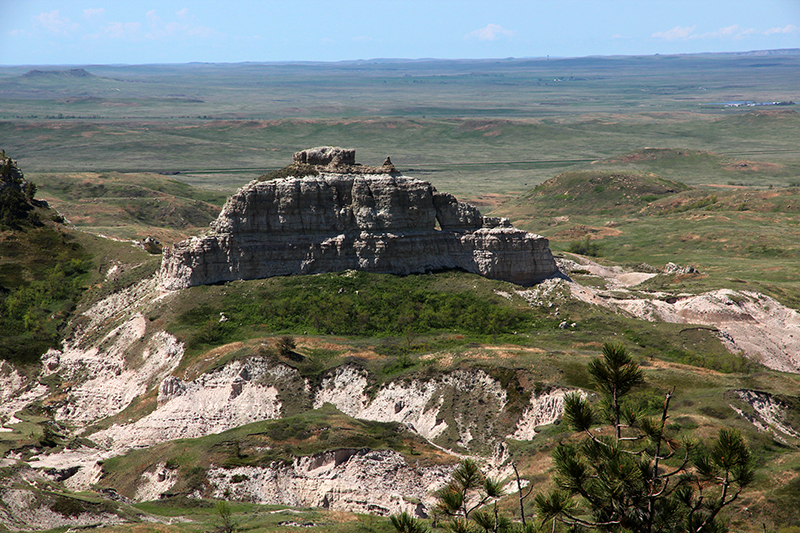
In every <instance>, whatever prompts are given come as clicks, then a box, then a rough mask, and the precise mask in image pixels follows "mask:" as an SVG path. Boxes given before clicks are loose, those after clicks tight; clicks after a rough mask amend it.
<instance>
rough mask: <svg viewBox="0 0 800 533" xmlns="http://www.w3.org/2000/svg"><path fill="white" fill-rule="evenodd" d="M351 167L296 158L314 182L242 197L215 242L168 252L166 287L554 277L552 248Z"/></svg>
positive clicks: (403, 182)
mask: <svg viewBox="0 0 800 533" xmlns="http://www.w3.org/2000/svg"><path fill="white" fill-rule="evenodd" d="M354 163H355V151H352V150H343V149H340V148H330V147H323V148H316V149H311V150H306V151H302V152H298V153H297V154H295V164H302V165H307V166H310V167H311V171H310V172H312V175H306V176H304V177H294V176H290V177H287V178H283V179H276V180H271V181H266V182H259V181H254V182H251V183H250V184H248V185H246V186H245V187H243V188H241V189H239V191H237V192H236V193H235V194H234V195H233V196H231V197H230V198H229V199H228V201H227V202H226V204H225V207H224V208H223V210H222V212H221V213H220V215H219V218H218V219H217V220H216V221H215V222H214V223H212V225H211V231H210V232H209V234H207V235H205V236H203V237H196V238H193V239H189V240H187V241H183V242H181V243H177V244H175V245H174V246H172V247H171V248H170V247H167V248H165V249H164V258H163V262H162V267H161V274H160V278H161V284H162V286H163V287H164V288H166V289H170V290H177V289H182V288H186V287H191V286H194V285H203V284H210V283H216V282H220V281H231V280H237V279H259V278H265V277H271V276H282V275H294V274H314V273H321V272H339V271H344V270H364V271H369V272H381V273H393V274H401V275H405V274H412V273H424V272H431V271H437V270H446V269H462V270H465V271H468V272H473V273H476V274H479V275H481V276H484V277H487V278H492V279H500V280H504V281H510V282H512V283H516V284H520V285H530V284H532V283H534V282H536V281H538V280H541V279H543V278H546V277H548V276H550V275H552V274H554V273H556V272H557V270H558V269H557V267H556V264H555V260H554V259H553V256H552V254H551V252H550V248H549V242H548V240H547V239H546V238H544V237H542V236H540V235H535V234H532V233H528V232H526V231H522V230H519V229H516V228H514V227H512V226H511V224H510V222H509V221H508V220H507V219H503V218H497V217H484V216H482V215H481V214H480V212H479V211H478V209H477V208H475V207H474V206H472V205H470V204H466V203H462V202H459V201H458V200H456V198H455V197H454V196H452V195H450V194H447V193H440V192H438V191H437V190H436V189H435V188H434V187H433V186H432V185H431V184H430V183H427V182H425V181H421V180H417V179H414V178H408V177H405V176H403V175H401V174H399V173H397V172H396V171H395V170H394V166H393V165H392V164H391V162H390V161H389V160H388V159H387V162H386V163H384V165H383V166H381V167H361V166H360V165H355V164H354ZM314 174H315V175H314Z"/></svg>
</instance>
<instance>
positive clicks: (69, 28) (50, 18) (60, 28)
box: [36, 9, 79, 35]
mask: <svg viewBox="0 0 800 533" xmlns="http://www.w3.org/2000/svg"><path fill="white" fill-rule="evenodd" d="M36 21H37V22H38V23H39V24H40V25H41V26H42V27H43V28H44V29H45V30H47V31H49V32H50V33H55V34H56V35H67V34H68V33H72V32H74V31H76V30H77V29H78V28H79V26H78V24H77V23H74V22H72V21H71V20H70V19H69V18H67V17H62V16H61V13H60V12H59V11H58V9H56V10H54V11H51V12H50V13H41V14H39V16H37V17H36Z"/></svg>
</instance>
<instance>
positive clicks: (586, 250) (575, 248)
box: [567, 235, 600, 257]
mask: <svg viewBox="0 0 800 533" xmlns="http://www.w3.org/2000/svg"><path fill="white" fill-rule="evenodd" d="M567 251H568V252H569V253H572V254H578V255H588V256H590V257H597V256H598V255H600V246H599V245H598V244H597V243H595V242H592V241H591V239H590V238H589V236H588V235H587V236H586V237H585V238H584V239H583V240H582V241H572V242H571V243H570V245H569V248H567Z"/></svg>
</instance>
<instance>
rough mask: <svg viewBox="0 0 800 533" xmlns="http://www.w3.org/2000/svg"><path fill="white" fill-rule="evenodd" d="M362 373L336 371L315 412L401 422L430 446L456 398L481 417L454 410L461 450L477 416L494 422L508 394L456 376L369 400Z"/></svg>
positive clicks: (477, 375) (471, 374) (484, 381)
mask: <svg viewBox="0 0 800 533" xmlns="http://www.w3.org/2000/svg"><path fill="white" fill-rule="evenodd" d="M367 385H368V381H367V374H366V372H365V371H363V370H361V369H358V368H356V367H352V366H343V367H339V368H337V369H336V370H335V371H334V373H333V375H332V376H329V377H326V378H325V379H323V380H322V385H321V387H320V389H319V390H318V391H317V393H316V396H315V399H314V406H315V407H317V408H318V407H320V406H322V405H323V404H324V403H331V404H333V405H334V406H335V407H336V408H337V409H339V410H340V411H342V412H343V413H345V414H347V415H349V416H352V417H354V418H362V419H365V420H373V421H376V422H400V423H402V424H406V425H407V426H409V427H410V428H411V429H413V430H414V431H416V432H417V433H418V434H419V435H421V436H422V437H424V438H426V439H428V440H434V439H436V438H437V437H439V436H440V435H441V434H442V433H443V432H444V431H445V430H447V429H448V427H449V424H448V422H447V421H446V420H445V419H444V416H443V415H442V406H443V405H444V403H445V402H446V401H448V402H450V404H451V405H452V402H453V401H454V397H460V398H462V399H465V398H473V399H479V401H481V402H483V407H482V408H481V409H482V410H483V411H484V412H482V413H475V412H469V408H464V409H458V408H454V409H453V410H452V419H451V423H454V424H455V425H456V431H457V432H458V434H459V435H460V440H459V442H458V444H459V445H461V446H464V447H468V446H469V443H470V442H471V441H472V440H473V438H474V436H473V432H474V431H475V427H473V426H474V425H475V423H474V418H475V416H476V415H481V416H486V417H487V418H494V415H496V414H497V413H500V412H502V410H503V409H504V408H505V406H506V403H507V398H506V391H505V390H504V389H503V387H502V386H501V385H500V383H499V382H498V381H497V380H495V379H494V378H492V377H491V376H489V375H488V374H486V373H485V372H483V371H482V370H476V371H466V370H456V371H454V372H451V373H448V374H444V375H442V376H439V377H438V378H434V379H431V380H428V381H422V380H409V381H396V382H391V383H388V384H386V385H385V386H383V387H381V388H380V389H379V390H378V391H377V393H375V396H374V398H373V399H372V400H370V399H369V396H368V395H367V393H366V389H367Z"/></svg>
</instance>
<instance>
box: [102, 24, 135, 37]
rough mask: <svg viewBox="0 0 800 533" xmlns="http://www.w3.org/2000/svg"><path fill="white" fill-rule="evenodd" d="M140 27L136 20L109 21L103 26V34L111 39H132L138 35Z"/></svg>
mask: <svg viewBox="0 0 800 533" xmlns="http://www.w3.org/2000/svg"><path fill="white" fill-rule="evenodd" d="M141 28H142V25H141V24H140V23H138V22H111V23H110V24H108V25H107V26H105V27H103V34H104V35H105V36H107V37H110V38H112V39H132V38H135V37H137V36H138V35H139V30H141Z"/></svg>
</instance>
